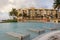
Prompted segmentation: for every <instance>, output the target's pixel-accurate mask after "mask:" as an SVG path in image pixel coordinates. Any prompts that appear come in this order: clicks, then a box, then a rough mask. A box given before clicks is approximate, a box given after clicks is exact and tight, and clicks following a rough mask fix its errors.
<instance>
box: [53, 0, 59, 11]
mask: <svg viewBox="0 0 60 40" xmlns="http://www.w3.org/2000/svg"><path fill="white" fill-rule="evenodd" d="M56 8H57V9H58V10H59V9H60V0H54V9H56Z"/></svg>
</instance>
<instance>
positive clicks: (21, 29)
mask: <svg viewBox="0 0 60 40" xmlns="http://www.w3.org/2000/svg"><path fill="white" fill-rule="evenodd" d="M57 25H58V26H59V25H60V24H55V23H39V22H20V23H0V40H19V38H15V37H12V36H9V35H7V34H6V32H14V33H20V34H24V35H25V34H26V33H29V34H30V39H33V38H35V37H37V36H38V35H39V34H38V33H34V32H31V31H29V29H30V28H33V29H43V28H44V27H48V28H52V27H56V26H57Z"/></svg>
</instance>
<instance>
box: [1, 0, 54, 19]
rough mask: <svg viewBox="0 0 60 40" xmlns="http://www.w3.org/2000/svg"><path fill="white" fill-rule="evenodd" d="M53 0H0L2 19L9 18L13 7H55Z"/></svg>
mask: <svg viewBox="0 0 60 40" xmlns="http://www.w3.org/2000/svg"><path fill="white" fill-rule="evenodd" d="M53 2H54V1H53V0H0V20H2V19H8V18H9V13H8V12H9V11H10V10H11V9H12V8H17V9H19V8H30V7H35V8H53Z"/></svg>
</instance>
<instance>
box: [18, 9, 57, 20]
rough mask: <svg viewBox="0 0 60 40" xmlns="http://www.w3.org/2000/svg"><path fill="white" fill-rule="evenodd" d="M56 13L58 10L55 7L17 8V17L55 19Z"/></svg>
mask: <svg viewBox="0 0 60 40" xmlns="http://www.w3.org/2000/svg"><path fill="white" fill-rule="evenodd" d="M57 13H58V11H57V10H55V9H37V8H29V9H28V8H25V9H19V10H18V16H19V18H20V17H22V18H20V19H26V20H27V19H29V20H41V19H47V20H48V19H49V20H51V19H57Z"/></svg>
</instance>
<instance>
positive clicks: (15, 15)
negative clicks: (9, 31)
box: [9, 8, 18, 20]
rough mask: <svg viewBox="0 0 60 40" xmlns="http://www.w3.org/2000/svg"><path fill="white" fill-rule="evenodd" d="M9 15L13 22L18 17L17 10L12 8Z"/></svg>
mask: <svg viewBox="0 0 60 40" xmlns="http://www.w3.org/2000/svg"><path fill="white" fill-rule="evenodd" d="M9 13H10V16H12V17H13V19H14V20H16V17H18V12H17V10H16V9H15V8H12V10H11V11H10V12H9Z"/></svg>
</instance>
